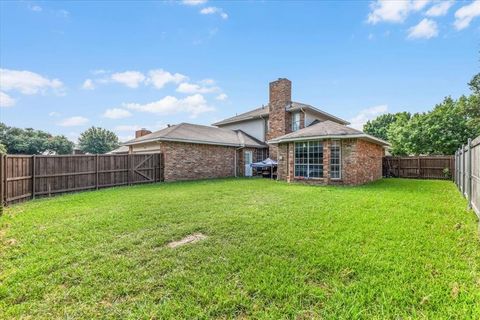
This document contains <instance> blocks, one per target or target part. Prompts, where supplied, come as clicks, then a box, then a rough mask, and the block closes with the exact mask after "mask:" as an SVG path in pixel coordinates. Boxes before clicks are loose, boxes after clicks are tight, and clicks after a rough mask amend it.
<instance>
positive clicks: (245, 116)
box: [213, 101, 350, 126]
mask: <svg viewBox="0 0 480 320" xmlns="http://www.w3.org/2000/svg"><path fill="white" fill-rule="evenodd" d="M285 110H286V111H287V112H293V111H297V110H304V111H305V110H308V111H310V112H312V113H314V114H317V115H320V116H322V117H326V118H329V119H332V120H335V121H337V122H339V123H342V124H350V123H349V122H348V121H345V120H343V119H340V118H338V117H335V116H334V115H331V114H330V113H327V112H325V111H322V110H320V109H317V108H315V107H314V106H311V105H309V104H305V103H300V102H295V101H293V102H292V103H291V104H290V105H288V106H286V108H285ZM268 113H269V111H268V105H266V106H262V107H260V108H256V109H253V110H250V111H247V112H245V113H241V114H239V115H236V116H234V117H231V118H227V119H224V120H222V121H218V122H215V123H214V124H213V125H214V126H221V125H226V124H230V123H236V122H242V121H247V120H253V119H261V118H266V117H268Z"/></svg>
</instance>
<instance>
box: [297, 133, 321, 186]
mask: <svg viewBox="0 0 480 320" xmlns="http://www.w3.org/2000/svg"><path fill="white" fill-rule="evenodd" d="M295 177H301V178H307V179H308V178H323V143H322V141H304V142H295Z"/></svg>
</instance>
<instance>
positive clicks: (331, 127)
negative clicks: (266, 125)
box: [268, 120, 390, 146]
mask: <svg viewBox="0 0 480 320" xmlns="http://www.w3.org/2000/svg"><path fill="white" fill-rule="evenodd" d="M326 138H330V139H340V138H359V139H364V140H368V141H370V142H373V143H376V144H380V145H383V146H390V144H389V143H388V142H387V141H384V140H382V139H379V138H376V137H374V136H371V135H369V134H366V133H364V132H362V131H360V130H357V129H353V128H350V127H347V126H344V125H341V124H338V123H336V122H333V121H330V120H327V121H322V122H319V123H317V124H314V125H311V126H308V127H306V128H303V129H300V130H298V131H295V132H292V133H289V134H286V135H283V136H281V137H277V138H275V139H272V140H270V141H268V143H271V144H276V143H281V142H288V141H302V140H312V139H326Z"/></svg>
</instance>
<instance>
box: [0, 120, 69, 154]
mask: <svg viewBox="0 0 480 320" xmlns="http://www.w3.org/2000/svg"><path fill="white" fill-rule="evenodd" d="M0 143H1V144H3V145H4V146H5V148H6V151H7V152H8V153H9V154H42V153H55V154H69V153H72V151H73V142H71V141H69V140H68V139H67V138H66V137H64V136H53V135H51V134H50V133H48V132H45V131H41V130H34V129H32V128H27V129H20V128H15V127H9V126H7V125H5V124H4V123H0Z"/></svg>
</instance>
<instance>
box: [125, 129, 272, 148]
mask: <svg viewBox="0 0 480 320" xmlns="http://www.w3.org/2000/svg"><path fill="white" fill-rule="evenodd" d="M153 141H174V142H187V143H199V144H213V145H224V146H234V147H254V148H266V147H267V145H266V144H265V143H263V142H261V141H259V140H257V139H255V138H253V137H252V136H250V135H248V134H246V133H245V132H243V131H241V130H229V129H223V128H216V127H210V126H201V125H198V124H191V123H180V124H178V125H174V126H170V127H168V128H165V129H162V130H158V131H155V132H152V133H150V134H147V135H144V136H142V137H139V138H136V139H133V140H130V141H127V142H125V143H124V144H123V145H124V146H129V145H134V144H139V143H146V142H153Z"/></svg>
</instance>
